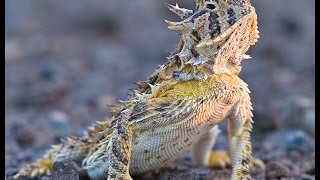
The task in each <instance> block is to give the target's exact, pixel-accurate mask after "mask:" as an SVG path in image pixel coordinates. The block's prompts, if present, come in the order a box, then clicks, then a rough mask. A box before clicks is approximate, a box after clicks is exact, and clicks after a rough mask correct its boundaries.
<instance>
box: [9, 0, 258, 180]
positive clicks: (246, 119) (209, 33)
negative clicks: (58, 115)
mask: <svg viewBox="0 0 320 180" xmlns="http://www.w3.org/2000/svg"><path fill="white" fill-rule="evenodd" d="M195 1H196V8H195V10H189V9H185V8H180V7H179V6H178V5H175V6H173V5H170V4H166V5H167V7H168V8H169V9H170V10H171V11H173V12H174V13H175V14H177V15H178V16H179V17H180V18H181V19H182V21H181V22H172V21H166V23H167V24H168V28H169V29H171V30H175V31H178V32H179V35H180V41H179V43H178V45H177V47H176V49H175V50H173V51H172V52H171V54H170V56H169V57H168V58H167V62H166V63H165V64H163V65H161V66H159V68H158V69H157V70H156V71H155V73H154V74H152V75H151V76H150V77H149V78H148V79H147V80H146V81H141V82H138V83H137V85H138V87H137V88H136V89H133V90H132V92H131V93H130V94H129V96H128V98H127V100H125V101H121V103H119V104H114V105H110V106H109V109H110V112H111V114H112V118H111V119H105V120H103V121H99V122H96V123H95V124H93V125H92V126H91V127H89V128H88V131H87V132H85V133H84V135H83V136H82V137H79V138H77V137H70V138H66V139H65V140H64V141H63V142H62V143H61V144H60V145H54V146H53V147H52V149H51V150H49V151H47V153H46V154H45V155H44V157H43V158H42V159H39V160H37V161H36V162H34V163H33V164H31V165H28V166H26V167H24V168H22V169H21V170H20V172H19V173H18V174H17V175H16V176H15V178H18V177H20V176H31V177H35V176H41V175H44V174H47V175H49V174H50V173H51V169H52V166H53V163H54V162H69V161H75V162H78V163H79V164H80V166H81V169H82V170H83V171H85V172H87V174H88V176H89V177H90V178H91V179H110V180H111V179H125V180H128V179H132V178H131V176H130V175H136V174H142V173H145V172H148V171H151V170H154V169H156V168H159V167H162V166H164V165H166V164H168V163H170V162H172V161H173V160H175V159H177V158H178V157H180V156H181V155H183V154H184V153H185V152H187V151H188V150H190V149H191V150H192V152H193V162H194V163H195V164H199V165H204V166H225V165H226V164H231V165H232V176H231V179H250V178H251V177H250V174H249V169H250V165H249V164H250V160H251V159H252V158H251V142H250V132H251V129H252V123H253V120H252V112H251V110H252V107H251V102H250V97H249V93H250V92H249V89H248V87H247V84H246V83H245V82H244V81H242V80H241V79H240V78H239V77H238V74H239V73H240V71H241V66H240V64H241V62H242V61H243V60H244V59H249V58H251V57H250V56H249V55H246V54H245V53H246V51H247V50H248V49H249V47H250V46H251V45H254V44H255V43H256V42H257V39H258V38H259V35H258V33H259V31H258V30H257V28H258V27H257V16H256V13H255V8H254V7H253V6H251V4H250V1H249V0H195ZM225 118H228V146H229V151H228V154H227V153H226V152H215V151H211V149H212V147H213V145H214V143H215V140H216V138H217V135H218V134H219V132H220V130H219V127H218V123H219V122H221V121H223V120H224V119H225ZM229 157H230V158H229Z"/></svg>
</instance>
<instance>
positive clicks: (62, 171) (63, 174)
mask: <svg viewBox="0 0 320 180" xmlns="http://www.w3.org/2000/svg"><path fill="white" fill-rule="evenodd" d="M52 179H57V180H79V174H78V173H77V170H76V168H75V166H74V165H73V163H62V162H56V163H54V164H53V169H52Z"/></svg>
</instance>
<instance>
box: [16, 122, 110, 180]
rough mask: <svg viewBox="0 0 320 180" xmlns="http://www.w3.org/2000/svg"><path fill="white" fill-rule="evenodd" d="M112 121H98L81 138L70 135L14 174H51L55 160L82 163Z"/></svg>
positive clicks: (30, 175)
mask: <svg viewBox="0 0 320 180" xmlns="http://www.w3.org/2000/svg"><path fill="white" fill-rule="evenodd" d="M110 126H111V121H109V120H104V121H98V122H96V123H95V124H93V125H92V126H90V127H89V128H88V131H87V132H86V133H85V134H84V135H83V136H82V137H80V138H76V137H68V138H66V139H63V140H62V143H61V144H59V145H53V146H52V148H51V149H50V150H48V151H47V152H46V153H45V154H44V156H43V157H42V158H41V159H38V160H36V161H35V162H34V163H32V164H30V165H27V166H25V167H23V168H22V169H20V171H19V172H18V173H17V174H16V175H15V176H14V179H18V178H19V177H22V176H27V177H38V176H44V175H51V172H52V168H53V163H54V162H72V161H73V162H76V163H78V164H81V162H82V160H83V159H84V158H85V157H86V155H87V154H88V153H90V152H91V151H93V150H94V149H95V148H96V144H97V142H98V140H99V139H101V138H103V137H104V136H106V135H108V134H109V133H110V132H111V131H110Z"/></svg>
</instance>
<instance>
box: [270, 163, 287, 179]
mask: <svg viewBox="0 0 320 180" xmlns="http://www.w3.org/2000/svg"><path fill="white" fill-rule="evenodd" d="M288 176H289V169H288V168H287V167H286V166H284V165H283V164H281V163H280V162H270V163H268V164H267V167H266V176H265V177H266V179H280V178H282V177H288Z"/></svg>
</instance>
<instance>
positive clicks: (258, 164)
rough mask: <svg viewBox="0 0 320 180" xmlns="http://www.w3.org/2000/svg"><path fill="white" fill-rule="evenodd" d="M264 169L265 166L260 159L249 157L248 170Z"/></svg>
mask: <svg viewBox="0 0 320 180" xmlns="http://www.w3.org/2000/svg"><path fill="white" fill-rule="evenodd" d="M265 169H266V166H265V164H264V162H263V161H262V160H260V159H258V158H255V157H251V161H250V170H251V171H252V172H257V171H260V170H265Z"/></svg>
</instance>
